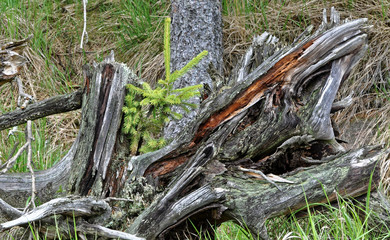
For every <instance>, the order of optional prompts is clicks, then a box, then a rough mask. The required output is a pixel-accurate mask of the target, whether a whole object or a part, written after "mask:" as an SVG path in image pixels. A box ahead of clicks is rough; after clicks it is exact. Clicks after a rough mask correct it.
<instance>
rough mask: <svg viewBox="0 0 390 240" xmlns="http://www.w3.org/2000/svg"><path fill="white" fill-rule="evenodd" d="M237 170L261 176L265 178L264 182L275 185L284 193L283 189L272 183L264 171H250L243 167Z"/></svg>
mask: <svg viewBox="0 0 390 240" xmlns="http://www.w3.org/2000/svg"><path fill="white" fill-rule="evenodd" d="M237 168H238V170H241V171H243V172H250V173H256V174H259V175H260V176H261V177H263V178H264V180H266V181H267V182H269V183H271V184H272V185H274V186H275V187H276V188H277V189H278V190H279V191H281V192H283V191H282V189H281V188H280V187H279V186H278V185H277V184H276V183H275V182H274V181H272V180H271V179H270V178H269V177H267V176H266V175H265V174H264V173H263V172H262V171H260V170H255V169H249V168H243V167H241V166H238V167H237Z"/></svg>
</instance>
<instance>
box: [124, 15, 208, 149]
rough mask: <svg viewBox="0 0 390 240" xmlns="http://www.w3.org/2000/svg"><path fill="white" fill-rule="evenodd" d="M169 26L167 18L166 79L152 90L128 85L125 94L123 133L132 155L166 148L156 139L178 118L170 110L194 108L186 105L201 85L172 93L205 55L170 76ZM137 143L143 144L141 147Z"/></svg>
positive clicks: (204, 53) (194, 59)
mask: <svg viewBox="0 0 390 240" xmlns="http://www.w3.org/2000/svg"><path fill="white" fill-rule="evenodd" d="M170 24H171V19H170V18H166V20H165V30H164V62H165V79H164V80H162V79H160V80H158V82H157V87H156V88H155V89H152V87H151V86H150V84H149V83H147V82H143V83H142V88H139V87H136V86H134V85H132V84H129V85H127V89H128V94H127V95H126V97H125V106H124V107H123V112H124V114H125V117H124V124H123V132H124V133H126V134H129V135H130V138H131V141H130V150H131V153H132V154H136V153H137V152H138V149H139V152H141V153H146V152H151V151H154V150H157V149H159V148H161V147H163V146H164V145H165V144H166V141H165V139H164V138H162V137H161V138H156V136H158V135H159V134H160V133H161V131H162V129H163V127H164V124H165V123H167V122H169V121H170V120H171V119H180V118H181V117H182V115H181V114H179V113H177V112H174V111H172V107H173V106H178V107H181V108H182V109H184V110H185V111H186V112H188V111H190V109H191V108H195V107H196V105H195V104H192V103H189V102H187V100H189V99H190V98H192V97H194V96H197V95H199V88H201V87H202V85H201V84H200V85H195V86H188V87H184V88H178V89H173V83H174V82H175V81H176V80H177V79H178V78H180V77H181V76H183V75H184V74H186V73H187V72H188V71H189V70H190V69H192V68H193V67H194V66H195V65H196V64H198V63H199V61H200V60H201V59H202V58H203V57H204V56H206V55H207V51H203V52H201V53H199V54H198V56H196V57H195V58H193V59H192V60H191V61H190V62H189V63H187V64H186V65H185V66H184V67H183V68H182V69H180V70H177V71H175V72H173V73H172V74H171V68H170V62H171V48H170V38H171V37H170ZM140 142H141V143H142V142H144V144H143V145H142V146H140Z"/></svg>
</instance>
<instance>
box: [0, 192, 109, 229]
mask: <svg viewBox="0 0 390 240" xmlns="http://www.w3.org/2000/svg"><path fill="white" fill-rule="evenodd" d="M110 212H111V208H110V206H109V205H108V204H107V203H106V202H105V201H103V200H95V199H91V198H82V199H71V198H57V199H54V200H51V201H49V202H47V203H44V204H42V205H40V206H39V207H37V208H34V209H33V210H31V211H30V212H28V213H26V214H23V215H21V216H20V217H19V218H17V219H14V220H12V221H9V222H5V223H1V224H0V232H1V231H4V230H6V229H9V228H11V227H14V226H20V225H25V224H28V223H30V222H34V221H37V220H40V219H43V218H46V217H49V216H54V215H66V216H70V217H79V216H84V217H89V218H90V217H96V216H99V217H100V216H106V217H108V216H109V215H110Z"/></svg>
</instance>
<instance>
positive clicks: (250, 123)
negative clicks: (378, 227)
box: [0, 9, 387, 239]
mask: <svg viewBox="0 0 390 240" xmlns="http://www.w3.org/2000/svg"><path fill="white" fill-rule="evenodd" d="M173 11H174V9H173ZM365 22H366V20H365V19H359V20H355V21H350V22H346V23H342V24H340V23H339V17H338V15H337V13H336V12H335V11H332V14H331V22H330V23H329V24H327V23H326V22H324V23H323V25H322V26H321V28H320V30H319V31H317V32H316V33H314V34H313V35H311V36H306V35H302V36H301V37H300V38H299V39H297V40H296V41H295V42H294V43H293V44H292V45H290V46H287V47H284V48H282V49H280V50H278V47H276V46H277V45H276V39H275V38H274V37H272V36H270V35H269V34H267V33H264V34H263V35H262V36H260V37H258V38H255V40H254V43H253V45H252V46H251V48H250V49H249V50H248V52H247V54H246V55H245V57H244V58H243V60H242V61H241V62H240V63H239V64H238V66H239V67H237V68H236V71H235V73H234V74H233V75H232V77H231V78H230V80H229V81H228V82H229V85H227V86H225V87H223V88H219V89H216V91H215V92H214V93H213V94H211V95H210V96H209V97H208V98H207V99H205V100H204V101H203V102H202V103H201V105H200V107H199V111H198V115H197V117H196V118H195V119H193V121H191V122H190V123H188V124H187V126H186V128H185V129H183V130H182V131H181V134H179V135H178V136H177V137H175V138H174V139H173V141H172V142H171V143H170V144H169V145H167V146H166V147H164V148H162V149H160V150H157V151H155V152H151V153H146V154H143V155H140V156H129V150H128V143H127V138H126V136H124V135H123V134H122V133H121V131H120V128H121V121H122V116H121V109H122V105H123V98H124V94H125V89H124V86H125V84H127V83H130V82H134V81H135V80H136V77H135V75H134V74H132V73H131V71H130V70H129V69H128V68H127V67H126V66H124V65H123V64H119V63H115V62H114V59H113V56H110V57H109V58H107V59H106V60H105V61H103V62H102V63H101V64H99V65H97V66H94V67H93V68H91V69H89V70H87V71H86V74H85V78H86V79H85V81H86V86H85V89H84V96H83V100H82V121H81V127H80V131H79V134H78V137H77V139H76V141H75V142H74V144H73V146H72V148H71V150H70V151H69V153H68V154H67V156H65V157H64V159H62V160H61V161H60V162H59V163H58V164H57V165H56V166H54V167H53V168H52V169H49V170H46V171H42V172H38V173H36V182H37V190H38V196H39V198H40V200H41V201H42V202H45V201H48V200H50V199H51V198H53V197H55V196H56V195H61V193H57V192H58V190H59V189H60V187H61V186H62V187H61V188H62V189H63V193H65V194H69V193H71V194H74V195H81V196H86V195H88V196H94V197H97V198H106V197H120V198H125V199H127V200H128V201H122V202H121V201H120V202H118V203H117V204H113V206H112V207H113V209H112V216H111V219H110V223H107V222H105V221H104V222H101V224H105V225H107V226H110V227H118V226H121V227H123V226H126V225H125V224H129V225H130V226H129V227H128V228H127V230H126V232H127V233H130V234H131V235H130V237H129V238H128V239H131V236H136V237H139V238H145V239H156V238H161V239H170V238H173V239H175V238H178V239H182V238H183V237H184V236H186V234H189V233H194V232H195V231H194V229H193V226H195V227H196V228H197V229H198V230H199V229H202V230H208V229H209V228H210V223H211V224H216V225H218V224H220V223H221V222H224V221H227V220H234V221H238V222H240V223H242V224H245V225H246V226H248V228H249V229H250V230H251V232H252V233H253V234H254V235H259V236H260V237H262V238H264V239H266V238H267V234H266V230H265V225H264V224H265V221H266V219H268V218H270V217H274V216H278V215H283V214H287V213H289V212H290V211H292V210H294V209H298V208H300V207H302V206H304V205H305V204H306V201H307V203H312V202H321V201H326V199H327V198H328V199H329V200H330V201H332V200H334V199H335V196H336V195H335V191H337V192H338V193H340V194H341V195H342V196H353V197H355V196H360V195H362V194H364V193H365V192H367V190H368V186H369V181H370V176H371V173H373V175H372V179H371V181H372V185H371V186H372V188H375V187H376V186H377V185H378V183H379V178H380V177H379V171H378V167H376V166H377V165H378V161H380V160H382V159H384V158H386V157H387V151H384V150H382V149H381V148H380V147H365V148H362V149H357V150H351V151H345V150H344V149H343V147H341V145H340V144H338V143H337V141H336V140H335V135H334V132H333V128H332V125H331V120H330V114H331V110H332V105H333V102H334V99H335V96H336V93H337V90H338V88H339V86H340V84H341V82H342V81H343V80H344V79H345V78H346V77H347V76H348V74H349V73H350V71H351V70H352V68H353V67H354V66H355V65H356V63H357V62H358V61H359V59H360V58H361V57H362V56H363V54H364V52H365V51H366V49H367V35H366V33H365V31H364V30H365V28H366V26H365ZM328 29H329V30H328ZM202 50H203V49H202ZM256 59H264V60H263V61H261V62H256V61H255V60H256ZM341 105H342V104H341ZM337 108H340V104H338V106H337ZM333 109H335V108H333ZM0 125H1V124H0ZM263 173H264V174H277V175H280V176H281V177H282V179H281V180H280V181H281V182H279V183H277V184H275V183H273V182H271V181H270V179H277V178H276V177H275V176H272V175H269V177H267V179H268V182H267V181H264V179H263V177H262V175H263ZM28 176H29V175H27V174H6V175H0V183H1V184H0V197H1V198H2V199H4V200H5V201H6V202H9V203H12V204H13V205H15V206H16V205H19V206H21V205H23V203H24V202H25V201H26V199H27V198H28V196H29V195H30V194H31V190H29V182H30V181H31V177H28ZM63 193H62V194H63ZM15 196H17V199H16V200H14V199H13V197H15ZM326 196H327V197H326ZM0 209H8V210H7V211H6V210H2V211H1V212H2V213H3V214H4V215H9V216H11V215H12V216H15V214H16V215H17V214H18V213H17V212H16V213H15V211H13V210H12V209H11V210H10V208H9V207H8V206H7V205H6V204H2V202H0ZM67 211H68V210H67ZM126 219H129V220H130V221H129V222H126ZM188 219H191V223H190V224H189V223H188V222H187V220H188ZM241 221H243V222H241ZM80 224H81V225H82V226H86V225H85V223H80ZM83 224H84V225H83ZM2 226H4V224H3V225H2ZM6 226H9V225H6ZM87 228H88V227H85V229H87ZM88 229H91V228H88ZM95 229H98V228H95ZM89 233H90V232H89ZM110 234H114V233H112V232H110ZM104 236H108V235H104ZM110 236H112V235H110ZM123 239H127V238H125V237H123Z"/></svg>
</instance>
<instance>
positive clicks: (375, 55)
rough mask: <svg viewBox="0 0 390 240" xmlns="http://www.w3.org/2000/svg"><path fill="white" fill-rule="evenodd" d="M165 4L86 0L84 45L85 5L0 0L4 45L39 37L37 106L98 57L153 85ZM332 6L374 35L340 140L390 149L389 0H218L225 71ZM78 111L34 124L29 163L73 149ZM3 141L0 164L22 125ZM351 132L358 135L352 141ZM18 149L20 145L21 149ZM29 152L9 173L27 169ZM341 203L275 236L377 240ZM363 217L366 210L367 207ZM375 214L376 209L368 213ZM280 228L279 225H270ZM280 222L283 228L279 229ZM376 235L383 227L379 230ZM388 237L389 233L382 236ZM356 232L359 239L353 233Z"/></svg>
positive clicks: (386, 179) (30, 73) (28, 72)
mask: <svg viewBox="0 0 390 240" xmlns="http://www.w3.org/2000/svg"><path fill="white" fill-rule="evenodd" d="M169 2H170V1H164V0H163V1H161V0H148V1H136V0H89V1H88V12H87V14H88V16H87V20H88V22H87V31H88V36H89V38H88V42H87V43H85V45H84V49H83V50H81V49H79V44H80V38H81V31H82V24H83V22H82V19H83V16H82V10H83V9H82V1H79V0H3V1H0V25H1V26H2V27H1V28H0V44H1V43H5V42H8V41H12V40H18V39H22V38H26V37H27V36H29V35H30V34H33V38H32V39H31V41H30V43H29V44H28V46H27V48H26V50H25V57H26V58H27V59H28V61H29V62H28V64H26V65H25V66H24V67H23V69H22V75H21V78H22V81H23V82H24V85H25V91H26V92H27V93H29V94H31V95H32V96H34V97H35V99H36V100H37V101H39V100H42V99H45V98H48V97H50V96H54V95H58V94H63V93H68V92H71V91H73V90H75V89H76V88H78V87H80V86H82V84H83V80H82V72H81V69H82V65H83V64H85V63H91V62H92V61H97V62H99V61H101V60H102V59H103V58H104V56H106V55H107V54H108V52H109V51H111V50H114V51H115V55H116V59H117V60H118V61H122V62H125V63H126V64H128V65H129V66H130V67H131V68H132V69H134V71H135V72H136V73H137V74H138V75H140V76H141V77H143V78H144V79H146V80H147V81H149V82H150V83H153V82H155V81H156V80H157V79H159V78H161V77H162V76H163V74H164V60H163V59H164V58H163V45H162V43H163V40H162V39H163V19H164V18H165V17H166V16H168V15H169V11H170V10H169V5H170V4H169ZM331 6H334V7H335V8H336V9H337V10H338V11H339V12H340V14H341V17H342V18H352V19H356V18H362V17H366V18H368V20H369V23H370V24H371V25H373V26H374V27H373V28H372V29H371V30H369V51H368V53H367V54H366V56H365V58H364V60H363V61H361V62H360V63H359V65H358V66H357V68H356V70H355V71H354V72H353V73H352V74H351V75H350V77H349V78H348V79H347V80H346V81H345V83H344V85H343V86H342V87H341V89H340V91H339V94H338V98H343V97H345V96H348V95H349V94H351V93H352V92H353V95H352V96H353V98H354V104H353V105H352V106H350V107H349V108H347V109H346V110H344V111H342V112H340V113H338V114H336V115H335V120H336V121H337V123H338V124H340V127H341V129H342V130H343V132H342V135H341V136H340V138H344V139H347V140H348V139H349V140H350V143H349V146H351V147H353V148H356V147H359V146H361V145H364V144H372V143H375V144H386V145H387V146H388V145H389V143H390V141H389V140H390V138H389V136H390V118H389V117H388V116H390V107H389V106H390V104H389V102H388V101H389V100H390V96H389V91H390V85H389V84H390V75H389V69H390V65H389V62H390V61H389V58H390V54H389V47H390V43H389V41H388V39H390V13H389V8H390V1H389V0H369V1H367V0H333V1H327V0H321V1H320V0H313V1H306V0H281V1H263V0H222V12H223V32H224V39H223V40H224V43H223V44H224V45H223V47H224V74H225V76H229V74H230V71H231V69H232V67H233V66H234V64H235V63H236V61H237V60H238V59H239V57H240V56H241V55H242V54H243V53H244V51H245V49H246V47H247V46H249V45H250V43H251V40H252V38H253V36H254V35H255V34H261V33H262V32H264V31H268V32H270V33H272V34H274V35H276V36H277V37H279V38H280V39H281V41H282V42H286V43H289V42H292V41H293V40H294V38H295V37H296V36H298V35H299V34H300V33H301V32H302V30H303V29H305V28H306V27H307V26H309V25H310V24H312V25H314V26H318V25H319V24H320V22H321V20H322V9H323V8H326V9H330V7H331ZM15 86H16V85H15V84H5V85H3V86H2V87H0V95H1V96H2V97H1V98H0V112H1V113H4V112H8V111H11V110H14V109H15V108H16V104H15V103H16V97H17V92H16V88H15ZM79 118H80V112H79V111H74V112H70V113H66V114H59V115H55V116H50V117H47V118H44V119H40V120H36V121H34V123H33V135H34V138H35V140H34V141H33V151H34V154H33V161H34V168H35V169H45V168H49V167H50V166H52V165H53V164H54V163H55V162H57V161H58V160H59V159H60V158H61V157H62V156H64V154H65V153H66V152H67V150H68V149H69V147H70V145H71V143H72V142H73V140H74V139H75V137H76V134H77V129H78V127H79V124H80V123H79ZM18 129H19V132H17V133H16V134H15V135H14V136H11V137H10V138H9V139H8V140H7V135H8V132H9V131H8V130H5V131H1V132H0V161H1V162H3V161H5V160H6V159H7V158H8V155H9V153H10V149H12V147H13V145H14V143H15V142H16V141H19V142H21V144H22V143H23V142H24V133H23V131H24V126H20V127H19V128H18ZM350 132H353V133H354V134H353V135H349V133H350ZM21 144H19V146H21ZM25 161H26V156H25V154H24V155H22V156H21V157H20V159H18V162H17V164H16V165H15V167H14V168H13V170H12V171H26V164H25ZM389 168H390V163H389V162H384V163H383V164H382V166H381V169H382V176H383V179H382V182H383V184H384V187H385V189H387V188H388V186H390V176H389V175H390V171H389ZM339 202H340V204H339V206H338V207H334V206H331V205H329V204H324V206H322V208H324V209H326V210H327V211H326V212H316V213H315V214H311V213H312V212H310V215H309V216H311V217H309V218H307V217H306V218H303V219H301V218H297V217H296V218H294V217H293V216H295V215H292V217H291V218H289V219H285V218H278V219H273V220H270V222H269V225H270V226H271V227H270V229H269V230H270V234H271V236H272V238H273V239H283V238H284V239H289V238H293V236H297V238H301V239H312V238H316V237H318V238H319V239H326V238H327V237H329V238H330V237H331V236H336V237H344V238H345V239H347V238H353V237H357V238H359V237H361V238H365V239H370V238H371V237H372V239H375V238H377V239H380V237H381V236H384V235H381V234H380V233H377V230H376V229H375V228H374V230H371V228H370V230H369V231H366V230H367V222H368V220H367V221H366V220H365V219H363V220H361V218H358V217H357V215H356V214H355V213H354V212H353V211H355V210H356V211H357V212H362V210H365V208H363V207H360V206H355V205H354V204H353V202H351V201H350V200H345V199H342V198H339ZM363 212H364V211H363ZM365 216H368V217H369V218H375V214H374V213H373V212H366V215H365ZM273 224H275V227H272V225H273ZM280 226H282V227H280ZM378 231H379V230H378ZM386 231H387V232H388V230H387V229H385V232H386ZM217 232H218V236H219V238H218V239H246V238H245V236H246V234H245V228H239V227H237V226H236V225H233V223H227V224H224V225H222V227H221V228H219V229H218V230H217ZM353 232H355V233H356V234H358V235H350V234H352V233H353Z"/></svg>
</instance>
